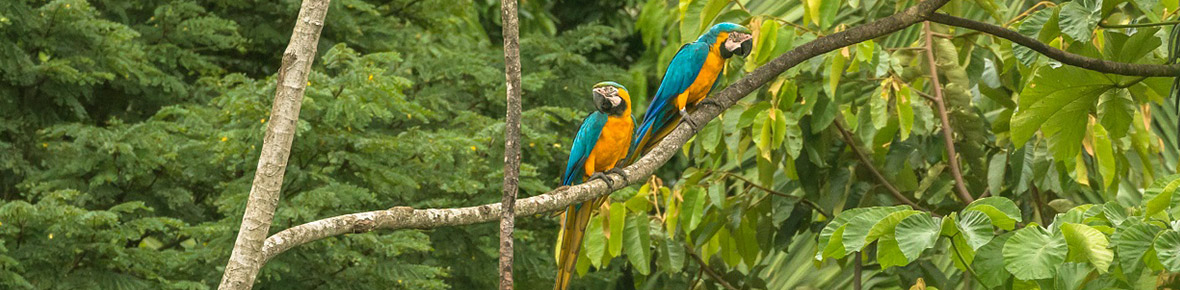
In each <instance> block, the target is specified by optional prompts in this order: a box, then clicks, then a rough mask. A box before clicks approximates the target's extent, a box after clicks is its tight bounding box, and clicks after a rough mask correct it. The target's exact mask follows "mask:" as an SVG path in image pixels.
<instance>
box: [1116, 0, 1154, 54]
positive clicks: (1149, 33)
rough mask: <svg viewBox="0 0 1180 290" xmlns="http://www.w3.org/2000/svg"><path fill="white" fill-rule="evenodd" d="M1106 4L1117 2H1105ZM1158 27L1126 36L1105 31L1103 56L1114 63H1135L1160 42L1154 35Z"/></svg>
mask: <svg viewBox="0 0 1180 290" xmlns="http://www.w3.org/2000/svg"><path fill="white" fill-rule="evenodd" d="M1105 2H1106V3H1110V2H1117V1H1114V0H1106V1H1105ZM1158 31H1159V27H1143V28H1138V29H1135V30H1134V34H1132V35H1129V36H1128V35H1126V34H1123V33H1122V32H1121V31H1116V30H1106V31H1105V32H1106V35H1105V38H1106V45H1104V46H1103V47H1102V49H1103V50H1105V51H1104V52H1103V54H1104V55H1107V56H1110V57H1112V58H1114V59H1113V60H1114V61H1118V62H1128V63H1136V62H1140V61H1139V60H1140V59H1141V58H1143V57H1144V56H1146V55H1147V54H1149V53H1151V51H1152V50H1155V49H1156V48H1157V47H1159V46H1160V44H1163V42H1161V40H1160V38H1159V37H1157V36H1156V35H1155V34H1156V32H1158Z"/></svg>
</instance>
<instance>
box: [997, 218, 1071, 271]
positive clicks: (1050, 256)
mask: <svg viewBox="0 0 1180 290" xmlns="http://www.w3.org/2000/svg"><path fill="white" fill-rule="evenodd" d="M1068 251H1069V247H1068V246H1067V245H1066V244H1065V239H1064V238H1062V237H1060V236H1052V235H1050V234H1049V232H1047V231H1045V229H1044V228H1041V227H1040V226H1028V227H1025V228H1023V229H1020V230H1017V231H1016V232H1015V234H1013V235H1012V238H1010V239H1008V242H1006V243H1004V250H1003V254H1004V269H1007V270H1008V273H1012V275H1013V276H1015V277H1016V279H1021V280H1036V279H1048V278H1052V277H1053V275H1055V274H1056V273H1057V266H1058V265H1061V263H1062V262H1065V255H1066V253H1067V252H1068Z"/></svg>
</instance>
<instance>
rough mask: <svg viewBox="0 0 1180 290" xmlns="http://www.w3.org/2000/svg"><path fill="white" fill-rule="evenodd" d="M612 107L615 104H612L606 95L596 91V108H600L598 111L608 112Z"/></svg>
mask: <svg viewBox="0 0 1180 290" xmlns="http://www.w3.org/2000/svg"><path fill="white" fill-rule="evenodd" d="M611 107H613V106H612V105H611V103H610V100H607V99H606V96H604V95H602V94H601V93H599V92H594V108H595V109H598V111H601V112H608V111H610V109H611Z"/></svg>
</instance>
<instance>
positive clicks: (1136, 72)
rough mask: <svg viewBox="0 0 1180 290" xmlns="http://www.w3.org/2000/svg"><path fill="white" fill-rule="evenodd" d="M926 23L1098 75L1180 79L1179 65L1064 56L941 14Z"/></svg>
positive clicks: (1030, 40)
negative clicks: (974, 34)
mask: <svg viewBox="0 0 1180 290" xmlns="http://www.w3.org/2000/svg"><path fill="white" fill-rule="evenodd" d="M928 20H930V21H933V22H937V23H942V24H946V25H950V26H956V27H962V28H967V29H971V30H975V31H979V32H983V33H987V34H991V35H995V36H998V37H1000V38H1003V39H1007V40H1009V41H1012V42H1015V43H1016V44H1019V45H1023V46H1025V47H1028V48H1030V49H1032V50H1034V51H1036V52H1039V53H1041V54H1043V55H1045V56H1047V57H1049V58H1052V59H1055V60H1057V61H1060V62H1061V63H1064V64H1068V65H1072V66H1076V67H1080V68H1084V69H1089V70H1093V71H1097V72H1103V73H1110V74H1119V75H1127V76H1148V77H1174V76H1180V64H1172V65H1162V64H1135V63H1124V62H1114V61H1109V60H1102V59H1097V58H1092V57H1086V56H1082V55H1079V54H1074V53H1069V52H1065V51H1063V50H1060V49H1056V48H1053V47H1052V46H1049V45H1048V44H1045V43H1043V42H1040V41H1037V40H1036V39H1035V38H1032V37H1028V36H1024V35H1023V34H1020V33H1018V32H1016V31H1012V30H1009V29H1006V28H1003V27H999V26H996V25H992V24H988V23H983V22H979V21H975V20H971V19H965V18H959V17H954V16H950V15H946V14H941V13H934V14H933V15H930V17H929V18H928Z"/></svg>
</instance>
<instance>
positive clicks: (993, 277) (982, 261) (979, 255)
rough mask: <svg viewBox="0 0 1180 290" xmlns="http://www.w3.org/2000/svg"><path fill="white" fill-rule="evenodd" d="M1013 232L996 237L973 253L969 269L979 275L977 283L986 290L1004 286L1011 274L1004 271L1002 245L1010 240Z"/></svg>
mask: <svg viewBox="0 0 1180 290" xmlns="http://www.w3.org/2000/svg"><path fill="white" fill-rule="evenodd" d="M1012 235H1013V232H1007V233H1004V234H1002V235H999V236H996V238H994V239H992V240H991V241H990V242H988V243H987V244H986V245H983V247H980V248H979V250H978V251H976V253H975V261H973V262H972V264H971V267H972V269H975V273H976V274H979V281H980V283H983V285H984V286H987V287H988V288H992V289H994V288H996V287H999V286H1000V285H1003V284H1004V281H1005V280H1008V277H1011V276H1012V274H1010V273H1008V271H1007V270H1005V269H1004V244H1005V243H1007V242H1008V239H1009V238H1011V237H1012Z"/></svg>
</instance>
